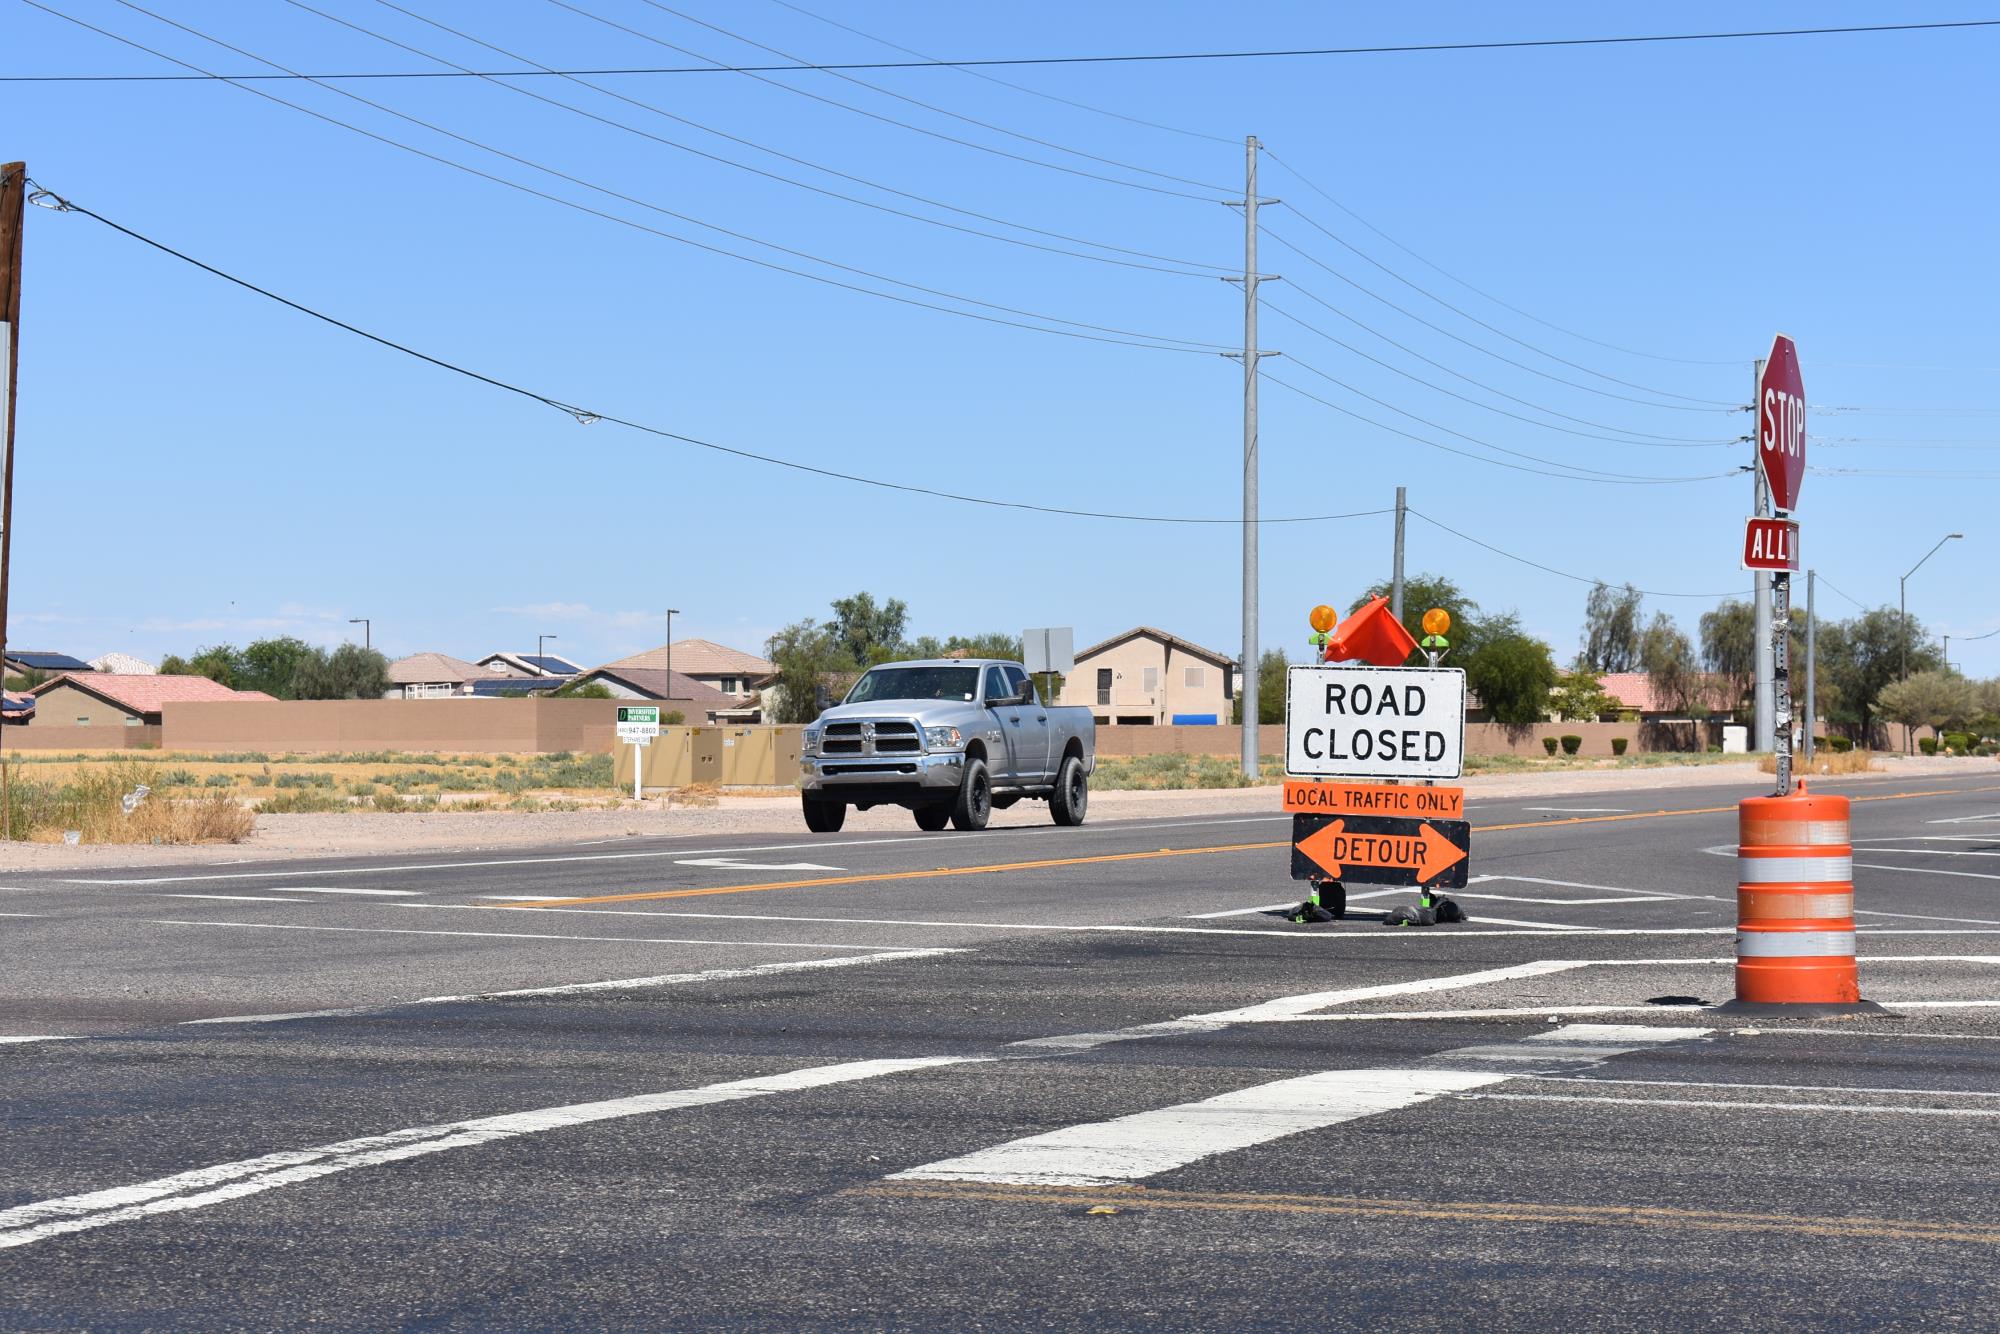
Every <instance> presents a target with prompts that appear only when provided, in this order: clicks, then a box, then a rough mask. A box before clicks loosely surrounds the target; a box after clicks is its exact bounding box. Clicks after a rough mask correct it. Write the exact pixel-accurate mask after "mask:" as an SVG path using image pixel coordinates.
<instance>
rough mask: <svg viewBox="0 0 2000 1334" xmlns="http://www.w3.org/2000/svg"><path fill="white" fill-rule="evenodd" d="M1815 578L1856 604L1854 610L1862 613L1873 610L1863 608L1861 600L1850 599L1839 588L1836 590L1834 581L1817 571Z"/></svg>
mask: <svg viewBox="0 0 2000 1334" xmlns="http://www.w3.org/2000/svg"><path fill="white" fill-rule="evenodd" d="M1813 577H1814V578H1815V579H1817V580H1819V581H1820V582H1821V583H1822V584H1825V585H1826V586H1827V587H1828V588H1830V589H1833V591H1834V592H1836V593H1840V596H1842V597H1844V598H1847V600H1848V601H1849V602H1852V603H1853V604H1854V609H1855V610H1856V611H1860V612H1867V611H1869V610H1871V609H1870V608H1868V607H1864V606H1862V605H1861V599H1859V598H1856V597H1849V596H1848V595H1847V594H1846V593H1841V592H1840V590H1839V589H1838V588H1834V585H1833V580H1831V579H1829V578H1827V577H1826V576H1825V575H1823V574H1820V573H1818V572H1817V571H1815V572H1814V574H1813Z"/></svg>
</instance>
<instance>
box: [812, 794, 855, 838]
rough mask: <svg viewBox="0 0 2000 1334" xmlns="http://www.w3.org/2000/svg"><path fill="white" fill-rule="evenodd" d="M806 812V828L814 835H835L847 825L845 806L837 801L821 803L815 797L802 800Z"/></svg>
mask: <svg viewBox="0 0 2000 1334" xmlns="http://www.w3.org/2000/svg"><path fill="white" fill-rule="evenodd" d="M803 804H804V806H805V811H806V828H808V829H810V830H812V831H813V832H814V833H815V834H837V833H839V832H840V827H841V826H842V825H844V824H846V823H847V804H846V803H845V802H839V801H822V800H819V799H818V798H815V797H806V798H803Z"/></svg>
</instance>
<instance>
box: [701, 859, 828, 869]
mask: <svg viewBox="0 0 2000 1334" xmlns="http://www.w3.org/2000/svg"><path fill="white" fill-rule="evenodd" d="M674 865H676V866H713V867H715V868H717V869H718V870H723V871H844V870H846V869H847V868H846V867H844V866H823V865H821V864H820V863H819V862H746V861H743V860H742V859H740V858H737V857H682V858H680V859H678V860H676V861H675V862H674Z"/></svg>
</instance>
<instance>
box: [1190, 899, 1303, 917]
mask: <svg viewBox="0 0 2000 1334" xmlns="http://www.w3.org/2000/svg"><path fill="white" fill-rule="evenodd" d="M1298 902H1299V900H1298V899H1286V900H1285V901H1284V902H1283V903H1266V904H1263V905H1261V906H1259V907H1256V908H1228V909H1225V910H1223V911H1222V912H1191V913H1187V914H1185V916H1186V917H1187V919H1188V920H1189V921H1190V922H1208V921H1213V920H1214V919H1215V918H1218V917H1248V916H1250V915H1251V914H1252V913H1260V912H1276V911H1277V910H1278V909H1280V908H1290V907H1293V906H1295V905H1296V904H1297V903H1298Z"/></svg>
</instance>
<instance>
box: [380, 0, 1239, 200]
mask: <svg viewBox="0 0 2000 1334" xmlns="http://www.w3.org/2000/svg"><path fill="white" fill-rule="evenodd" d="M377 3H379V4H386V3H388V0H377ZM639 3H641V4H643V5H649V6H651V7H652V8H654V9H657V10H659V11H660V12H661V13H663V14H671V15H673V16H674V17H675V18H677V19H679V20H681V21H682V22H683V23H692V24H695V25H697V26H699V27H703V28H707V29H708V30H709V31H710V32H713V33H720V34H721V35H722V36H724V37H728V38H730V39H732V40H734V41H738V42H742V43H743V44H744V45H746V46H754V47H756V48H757V49H758V50H759V51H769V52H770V53H771V54H772V55H774V56H783V57H784V58H785V59H787V60H797V59H798V57H797V56H794V55H792V54H791V53H790V52H789V51H780V50H779V49H778V48H777V47H775V46H770V45H767V44H765V43H763V42H760V41H757V40H756V39H754V38H750V37H745V36H744V35H743V34H742V33H740V32H732V31H730V30H729V29H728V28H724V27H722V26H720V25H718V24H714V23H710V22H709V21H708V20H707V19H699V18H696V17H695V16H694V15H692V14H687V13H683V12H682V11H680V10H678V9H675V8H673V7H672V6H671V5H666V4H662V3H661V0H639ZM827 72H828V73H830V74H832V75H833V77H834V78H836V79H839V80H841V81H842V82H844V83H851V84H853V85H854V86H855V87H857V88H866V89H868V90H869V91H870V92H873V93H880V94H881V95H882V96H884V97H893V98H895V99H896V100H897V101H898V102H907V103H909V104H910V105H911V106H913V107H922V108H923V109H924V110H925V111H928V112H931V113H932V114H933V115H938V116H949V117H950V118H951V119H953V120H956V121H963V122H964V123H965V124H967V125H977V126H978V127H979V128H980V129H982V130H990V131H991V132H992V133H994V134H1004V135H1006V136H1007V137H1008V138H1010V139H1019V140H1020V141H1021V142H1022V143H1024V144H1035V145H1037V146H1038V147H1041V148H1052V149H1054V150H1055V151H1056V152H1058V153H1068V154H1069V155H1070V156H1072V157H1079V158H1082V159H1084V160H1085V161H1086V162H1097V163H1101V164H1103V165H1104V166H1107V167H1117V168H1118V169H1119V170H1121V171H1130V172H1136V173H1138V174H1139V175H1141V176H1151V177H1153V178H1154V179H1155V180H1162V181H1172V182H1174V183H1175V184H1176V185H1191V186H1193V187H1194V188H1195V189H1197V190H1216V191H1221V192H1222V193H1224V194H1227V193H1229V187H1227V186H1221V185H1211V184H1209V183H1208V182H1207V181H1197V180H1191V179H1189V178H1188V177H1186V176H1175V175H1173V174H1171V173H1169V172H1164V171H1154V170H1153V169H1152V168H1151V167H1141V166H1138V165H1136V164H1134V163H1131V162H1120V161H1119V160H1118V159H1117V158H1109V157H1103V156H1100V155H1099V154H1096V153H1086V152H1085V151H1083V150H1082V149H1080V148H1071V147H1069V146H1068V145H1066V144H1059V143H1056V142H1054V141H1053V140H1050V139H1038V138H1036V137H1035V136H1034V135H1032V134H1022V133H1021V132H1020V131H1019V130H1010V129H1008V128H1007V127H1006V126H1004V125H995V124H993V123H992V122H990V121H983V120H980V119H978V118H977V117H974V116H966V115H961V114H960V113H959V112H956V111H952V110H950V109H949V108H946V107H941V106H936V105H934V104H932V103H930V102H925V101H922V100H920V99H918V98H914V97H909V96H907V95H905V94H903V93H899V92H896V91H894V90H892V89H889V88H884V87H882V86H881V85H880V84H875V83H870V82H868V81H867V80H866V79H857V78H855V77H854V76H853V75H851V74H845V73H842V72H841V71H839V70H829V71H827Z"/></svg>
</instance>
